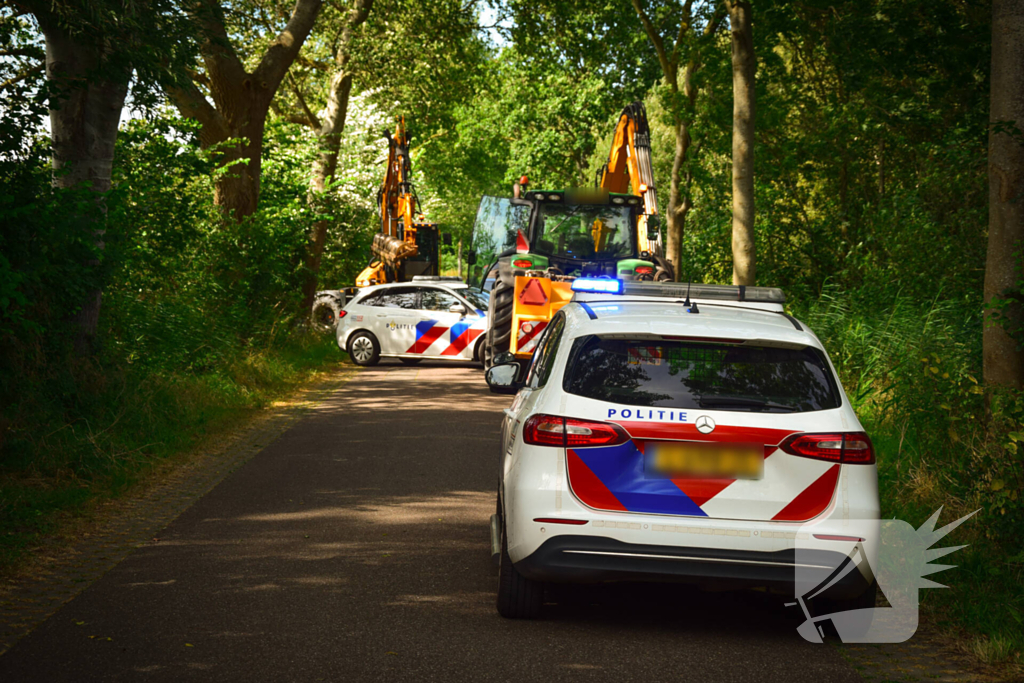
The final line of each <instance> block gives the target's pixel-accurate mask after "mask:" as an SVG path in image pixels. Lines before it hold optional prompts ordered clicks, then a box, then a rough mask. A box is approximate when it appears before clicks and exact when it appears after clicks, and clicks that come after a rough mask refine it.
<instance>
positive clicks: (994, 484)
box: [992, 479, 1006, 491]
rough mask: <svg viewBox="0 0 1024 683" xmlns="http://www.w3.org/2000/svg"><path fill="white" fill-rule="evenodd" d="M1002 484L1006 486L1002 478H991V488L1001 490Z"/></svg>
mask: <svg viewBox="0 0 1024 683" xmlns="http://www.w3.org/2000/svg"><path fill="white" fill-rule="evenodd" d="M1004 486H1006V482H1004V481H1003V480H1002V479H993V480H992V490H993V491H1002V490H1003V487H1004Z"/></svg>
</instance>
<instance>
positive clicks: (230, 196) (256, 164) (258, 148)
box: [213, 103, 267, 221]
mask: <svg viewBox="0 0 1024 683" xmlns="http://www.w3.org/2000/svg"><path fill="white" fill-rule="evenodd" d="M239 110H240V111H238V112H235V116H238V115H239V114H241V115H242V116H243V117H247V118H248V125H246V126H244V127H243V128H241V129H234V130H232V131H231V132H230V133H229V134H228V137H226V138H224V139H223V140H217V143H221V142H224V140H227V139H229V138H240V139H241V142H240V143H239V144H237V145H232V146H228V147H221V148H220V151H221V155H220V157H219V161H220V165H221V168H222V169H223V170H222V172H221V175H220V176H218V178H217V180H216V181H215V182H214V185H213V203H214V204H215V205H216V206H219V207H220V208H221V210H222V211H224V212H225V213H227V214H228V215H229V216H231V217H232V218H234V219H235V220H236V221H241V220H242V219H243V218H245V217H246V216H251V215H252V214H254V213H256V208H257V206H258V205H259V201H260V172H261V170H262V164H263V131H264V128H265V121H266V115H267V110H266V108H265V107H260V103H251V104H249V106H247V107H239ZM232 118H234V117H232Z"/></svg>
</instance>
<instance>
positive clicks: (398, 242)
mask: <svg viewBox="0 0 1024 683" xmlns="http://www.w3.org/2000/svg"><path fill="white" fill-rule="evenodd" d="M384 137H386V138H387V140H388V165H387V170H386V171H385V172H384V182H383V183H381V186H380V189H379V190H378V191H377V204H378V206H379V207H380V223H381V227H380V232H378V233H377V234H376V235H374V236H373V244H372V246H371V248H370V263H369V265H367V266H366V268H364V269H363V271H362V272H361V273H359V276H358V277H357V278H356V284H355V287H344V288H342V289H328V290H322V291H319V292H317V293H316V298H315V299H314V301H313V311H312V320H313V323H314V324H315V325H317V326H318V327H320V328H321V329H323V330H325V331H330V330H333V329H334V328H335V326H336V325H337V322H338V314H339V312H340V311H341V309H342V308H344V306H345V302H347V301H348V300H349V299H350V298H351V297H352V296H353V295H354V294H355V293H356V291H357V289H358V288H359V287H368V286H370V285H380V284H384V283H386V282H409V281H411V280H412V279H413V278H414V277H423V276H426V277H432V278H438V279H442V278H439V277H438V276H439V275H440V258H439V257H440V253H439V244H438V232H437V224H436V223H431V222H429V221H427V220H426V218H425V217H424V216H423V214H422V213H421V212H417V211H416V209H417V208H419V198H418V197H417V196H416V188H415V187H414V186H413V184H412V162H411V160H410V157H409V142H410V140H411V136H410V135H409V133H408V131H407V130H406V128H405V117H404V116H401V117H399V118H398V125H397V126H396V127H395V132H394V134H392V133H391V131H388V130H385V131H384ZM451 240H452V236H451V234H450V233H445V234H444V243H445V244H446V245H451ZM454 279H458V278H454Z"/></svg>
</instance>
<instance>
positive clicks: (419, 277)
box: [412, 275, 462, 282]
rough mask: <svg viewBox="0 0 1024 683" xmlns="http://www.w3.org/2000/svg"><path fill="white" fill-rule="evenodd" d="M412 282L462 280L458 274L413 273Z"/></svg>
mask: <svg viewBox="0 0 1024 683" xmlns="http://www.w3.org/2000/svg"><path fill="white" fill-rule="evenodd" d="M412 281H413V282H462V278H461V277H459V276H458V275H413V276H412Z"/></svg>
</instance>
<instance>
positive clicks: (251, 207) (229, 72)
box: [167, 0, 323, 221]
mask: <svg viewBox="0 0 1024 683" xmlns="http://www.w3.org/2000/svg"><path fill="white" fill-rule="evenodd" d="M322 5H323V0H296V2H295V7H294V9H293V10H292V14H291V17H290V18H289V19H288V23H287V25H286V26H285V28H284V30H283V31H281V33H280V34H279V35H278V36H277V38H276V39H275V40H274V41H273V42H272V43H271V44H270V47H268V48H267V50H266V52H264V54H263V56H262V58H261V59H260V61H259V64H258V66H257V67H256V68H255V69H254V70H253V71H252V72H249V71H247V70H246V68H245V66H244V64H243V63H242V60H241V59H240V58H239V56H238V54H237V53H236V52H235V50H234V48H233V47H232V46H231V39H230V37H229V36H228V33H227V30H226V29H225V26H224V10H223V8H222V7H221V5H220V3H219V1H218V0H199V3H198V6H199V11H198V16H199V17H200V19H201V22H202V25H203V35H202V40H203V42H202V45H201V48H200V51H201V53H202V56H203V63H204V64H205V66H206V79H204V80H205V82H207V83H208V87H209V91H210V96H211V98H212V99H213V103H212V104H211V103H210V100H208V99H207V98H206V96H205V95H204V94H203V93H202V91H200V90H199V88H198V87H197V86H196V84H195V83H193V82H192V81H190V80H186V81H184V82H178V83H175V84H173V85H169V86H168V87H167V94H168V96H169V97H170V99H171V101H172V102H174V105H175V106H176V107H177V108H178V110H179V111H180V112H181V113H182V115H183V116H187V117H189V118H193V119H196V120H197V121H199V123H200V124H201V125H202V129H201V131H200V134H199V138H200V141H201V142H202V144H203V147H204V148H209V147H211V146H214V145H220V144H221V143H224V142H225V141H227V140H230V139H233V138H243V140H242V142H241V143H240V144H239V145H232V146H227V147H224V148H220V149H219V152H220V154H221V156H220V159H219V161H220V166H221V168H222V174H221V175H220V176H219V177H218V178H217V180H216V182H215V185H214V193H213V197H214V203H215V204H216V205H217V206H219V207H221V208H222V209H223V210H224V212H225V213H226V214H227V215H229V216H231V217H232V218H233V219H234V220H236V221H241V220H242V219H244V218H245V217H246V216H250V215H252V214H253V213H254V212H255V211H256V208H257V206H258V204H259V196H260V171H261V168H260V166H261V155H262V151H263V130H264V126H265V125H266V119H267V112H268V111H269V110H270V103H271V102H272V101H273V99H274V94H275V93H276V92H277V88H278V87H279V86H280V84H281V80H282V79H283V78H284V76H285V74H286V73H287V72H288V68H289V67H290V66H291V64H292V62H293V61H294V60H295V57H296V56H297V55H298V53H299V50H300V49H301V48H302V44H303V42H305V40H306V37H307V36H308V35H309V32H310V31H311V30H312V28H313V23H314V22H315V21H316V17H317V15H318V14H319V13H320V8H321V7H322ZM228 165H230V168H224V167H225V166H228Z"/></svg>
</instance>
